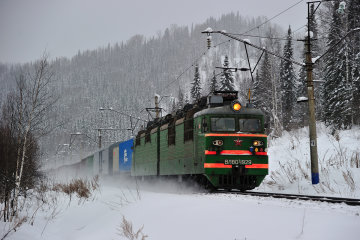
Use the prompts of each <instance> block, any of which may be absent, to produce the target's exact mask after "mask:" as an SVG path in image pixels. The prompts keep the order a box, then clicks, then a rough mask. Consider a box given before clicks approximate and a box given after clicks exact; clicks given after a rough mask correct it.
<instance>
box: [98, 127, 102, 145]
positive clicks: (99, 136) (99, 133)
mask: <svg viewBox="0 0 360 240" xmlns="http://www.w3.org/2000/svg"><path fill="white" fill-rule="evenodd" d="M98 138H99V149H101V129H100V128H99V129H98Z"/></svg>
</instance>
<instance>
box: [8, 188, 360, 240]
mask: <svg viewBox="0 0 360 240" xmlns="http://www.w3.org/2000/svg"><path fill="white" fill-rule="evenodd" d="M120 185H121V181H115V182H113V183H112V184H104V183H103V184H102V188H101V192H99V193H97V194H96V197H95V198H94V199H93V200H89V201H86V202H84V203H81V204H78V201H77V200H72V201H71V202H70V204H69V199H68V198H67V197H66V196H64V195H61V196H60V197H59V200H58V201H59V204H58V211H59V212H58V214H57V215H56V216H55V218H53V219H50V220H49V222H48V219H47V214H49V212H48V213H46V212H41V213H39V214H38V216H37V217H36V220H35V223H34V225H33V226H31V225H27V224H26V225H23V226H22V227H21V228H20V229H19V231H17V232H16V233H13V234H12V235H10V237H9V239H14V240H15V239H16V240H28V239H52V240H58V239H59V240H60V239H79V240H80V239H86V240H92V239H94V240H95V239H126V238H124V237H122V236H121V232H120V230H119V229H120V226H121V223H122V218H123V216H124V217H125V218H126V219H127V220H128V221H130V222H132V223H133V227H134V231H136V230H138V229H139V228H141V227H142V226H143V230H142V232H143V233H144V234H146V235H148V238H147V239H158V240H161V239H164V240H165V239H173V240H176V239H179V240H180V239H181V240H183V239H232V240H233V239H247V240H251V239H340V238H344V239H347V240H350V239H358V236H359V235H360V227H359V226H360V216H359V214H360V209H359V208H358V207H351V206H347V205H343V204H328V203H317V202H301V201H298V200H279V199H269V198H260V197H249V196H240V195H229V194H207V193H199V192H198V191H193V190H191V189H185V188H180V187H179V186H178V185H176V184H172V183H155V184H153V185H152V186H151V187H149V186H143V185H139V187H138V188H136V186H130V185H127V186H129V187H120ZM160 189H161V190H160ZM139 239H140V238H139Z"/></svg>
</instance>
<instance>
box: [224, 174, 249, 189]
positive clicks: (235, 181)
mask: <svg viewBox="0 0 360 240" xmlns="http://www.w3.org/2000/svg"><path fill="white" fill-rule="evenodd" d="M255 186H256V176H234V175H219V187H225V188H239V189H251V188H254V187H255Z"/></svg>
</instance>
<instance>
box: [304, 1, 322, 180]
mask: <svg viewBox="0 0 360 240" xmlns="http://www.w3.org/2000/svg"><path fill="white" fill-rule="evenodd" d="M310 4H313V3H311V2H307V5H308V17H307V20H308V24H307V37H306V40H305V47H306V54H305V55H306V58H305V60H306V61H305V67H306V78H307V81H306V82H307V93H308V103H309V135H310V158H311V182H312V184H318V183H319V163H318V153H317V136H316V119H315V97H314V82H313V74H312V70H313V62H312V59H311V34H310V18H312V17H314V16H310V15H311V14H313V13H311V12H310Z"/></svg>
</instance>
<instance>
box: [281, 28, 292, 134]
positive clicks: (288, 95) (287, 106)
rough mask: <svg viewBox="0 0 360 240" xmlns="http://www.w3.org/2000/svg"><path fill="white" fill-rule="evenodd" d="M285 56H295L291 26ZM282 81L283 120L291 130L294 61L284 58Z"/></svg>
mask: <svg viewBox="0 0 360 240" xmlns="http://www.w3.org/2000/svg"><path fill="white" fill-rule="evenodd" d="M284 57H285V58H287V59H292V58H293V48H292V36H291V28H290V26H289V29H288V35H287V41H286V43H285V46H284ZM280 81H281V102H282V120H283V127H284V129H285V130H290V123H291V122H292V120H293V119H292V118H293V114H294V104H295V73H294V66H293V63H292V62H289V61H285V60H282V61H281V65H280Z"/></svg>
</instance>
